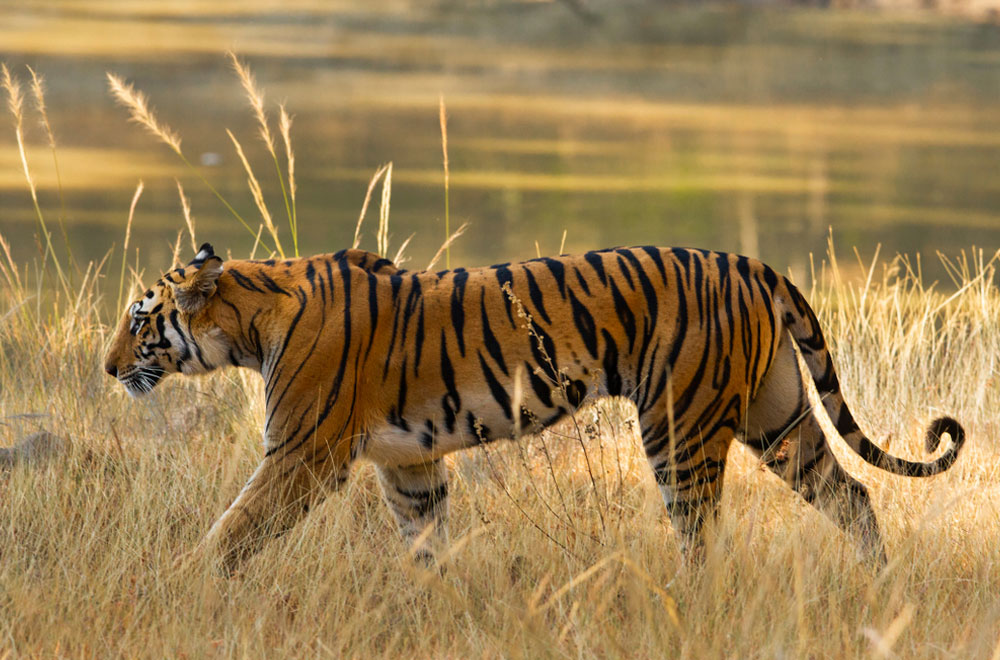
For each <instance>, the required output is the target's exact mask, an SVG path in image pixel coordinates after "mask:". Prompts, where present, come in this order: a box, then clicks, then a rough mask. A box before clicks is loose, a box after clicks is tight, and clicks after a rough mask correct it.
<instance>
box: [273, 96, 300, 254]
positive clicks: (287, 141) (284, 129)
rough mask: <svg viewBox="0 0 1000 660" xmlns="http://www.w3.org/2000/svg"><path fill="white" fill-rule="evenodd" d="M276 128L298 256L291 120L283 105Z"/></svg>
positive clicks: (297, 222) (297, 223) (293, 238)
mask: <svg viewBox="0 0 1000 660" xmlns="http://www.w3.org/2000/svg"><path fill="white" fill-rule="evenodd" d="M278 126H279V128H280V129H281V141H282V142H283V143H284V145H285V162H286V163H287V166H288V194H289V195H290V196H291V198H292V217H291V220H290V223H291V228H292V240H293V241H294V243H295V256H299V217H298V210H297V208H296V206H295V192H296V189H297V187H298V186H296V184H295V152H294V151H293V150H292V118H291V116H290V115H289V114H288V111H287V110H286V109H285V104H284V103H282V104H281V106H279V113H278ZM279 176H280V169H279Z"/></svg>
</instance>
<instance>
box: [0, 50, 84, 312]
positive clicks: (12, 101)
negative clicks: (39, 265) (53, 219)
mask: <svg viewBox="0 0 1000 660" xmlns="http://www.w3.org/2000/svg"><path fill="white" fill-rule="evenodd" d="M0 78H2V80H0V83H2V85H3V88H4V90H5V91H6V92H7V108H8V109H9V110H10V113H11V115H12V116H13V118H14V136H15V138H16V139H17V150H18V153H19V155H20V157H21V167H22V171H23V172H24V179H25V181H26V182H27V184H28V190H29V191H30V192H31V203H32V205H33V206H34V207H35V217H36V218H37V219H38V225H39V227H40V228H41V230H42V238H43V239H45V259H43V262H44V261H45V260H47V259H48V257H49V256H51V257H52V263H53V265H54V266H55V269H56V275H57V276H58V278H59V283H60V285H61V286H62V288H63V291H64V293H66V294H67V295H68V294H69V281H68V280H67V279H66V275H65V274H64V273H63V270H62V266H61V265H60V263H59V257H58V256H57V255H56V253H55V249H54V248H53V247H52V234H51V233H50V232H49V228H48V227H47V226H46V224H45V216H44V215H43V214H42V208H41V206H39V205H38V190H37V188H36V187H35V180H34V178H32V176H31V169H30V168H29V167H28V155H27V153H26V152H25V150H24V112H23V111H24V97H23V96H22V94H21V83H20V81H19V80H18V79H17V78H16V77H15V76H14V75H12V74H11V72H10V69H8V68H7V64H6V63H5V62H0Z"/></svg>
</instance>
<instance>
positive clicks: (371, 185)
mask: <svg viewBox="0 0 1000 660" xmlns="http://www.w3.org/2000/svg"><path fill="white" fill-rule="evenodd" d="M390 167H392V163H391V162H390V163H386V164H385V165H383V166H381V167H379V168H378V169H377V170H375V174H373V175H372V176H371V178H370V179H369V180H368V189H367V190H365V201H363V202H362V203H361V212H360V213H359V214H358V222H357V224H356V225H354V241H353V242H352V243H351V248H353V249H355V250H356V249H357V248H358V246H359V245H361V224H362V223H363V222H364V221H365V214H366V213H368V204H369V203H370V202H371V199H372V191H373V190H375V186H376V184H378V181H379V179H381V178H382V175H383V174H385V173H386V172H387V171H388V169H389V168H390Z"/></svg>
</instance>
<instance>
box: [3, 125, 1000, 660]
mask: <svg viewBox="0 0 1000 660" xmlns="http://www.w3.org/2000/svg"><path fill="white" fill-rule="evenodd" d="M136 107H137V106H136ZM134 109H135V108H134V107H133V110H134ZM147 126H148V123H147ZM163 130H166V129H163ZM159 137H160V138H161V139H163V136H162V135H161V136H159ZM383 173H385V172H384V171H380V172H379V174H377V175H376V177H375V178H374V179H372V183H371V185H370V186H369V190H368V193H369V195H370V194H371V192H372V189H373V188H374V185H375V182H376V181H377V179H378V177H379V175H381V174H383ZM289 178H290V179H291V177H289ZM383 185H384V186H385V187H386V188H388V185H389V184H388V182H387V181H386V182H384V183H383ZM293 189H294V188H293ZM182 199H183V194H182ZM366 203H367V200H366ZM383 205H384V207H385V208H384V211H383V213H382V214H380V216H381V215H383V214H384V215H385V216H386V220H387V217H388V198H387V195H386V197H385V198H384V199H383ZM363 217H364V213H363V212H362V218H363ZM191 232H192V234H193V228H192V229H191ZM379 234H380V237H381V238H380V241H379V242H380V245H383V246H384V248H385V249H387V247H388V246H387V243H388V235H387V228H386V227H381V228H380V232H379ZM0 248H2V250H0V254H2V255H5V256H3V257H2V258H0V383H2V386H0V444H5V445H12V444H14V443H15V441H17V440H18V439H20V438H23V437H25V436H26V435H28V434H29V433H31V432H33V431H36V430H38V429H39V428H47V429H49V430H52V431H56V432H58V433H60V434H65V435H66V436H68V437H69V439H70V441H69V443H68V447H67V449H66V450H65V452H64V453H62V454H61V455H59V456H58V457H56V458H54V459H51V460H50V461H49V462H47V463H42V464H38V463H37V462H36V463H33V464H24V465H15V467H14V468H13V469H12V470H11V471H10V472H6V473H0V659H4V660H5V659H6V658H7V657H28V658H34V657H46V658H47V657H128V658H137V657H149V658H163V657H188V658H203V657H234V658H235V657H240V658H243V657H274V656H277V657H304V656H305V657H401V656H405V657H416V658H423V657H515V658H516V657H525V658H546V657H629V658H636V657H637V658H660V657H680V658H717V657H740V658H743V657H746V658H752V657H810V658H812V657H817V658H818V657H831V658H856V657H862V656H876V657H902V658H923V657H961V658H967V657H982V658H990V657H996V648H997V630H998V629H1000V605H997V602H996V594H997V593H998V592H1000V548H998V544H997V543H996V539H997V537H998V535H1000V507H998V505H997V495H998V494H1000V493H998V470H1000V468H998V465H1000V464H998V462H997V460H996V459H997V449H998V448H997V445H996V443H995V441H994V440H993V438H995V437H996V436H997V434H998V431H1000V422H998V420H997V417H996V414H995V411H996V410H997V409H1000V394H998V389H997V384H996V371H997V359H998V358H997V356H998V355H1000V329H998V328H1000V318H998V317H1000V293H998V291H997V289H996V285H995V281H994V280H995V277H994V275H995V273H994V267H993V263H991V262H986V261H985V260H984V259H983V257H982V256H981V255H978V254H976V255H970V256H969V257H968V258H965V259H963V260H959V261H956V262H953V263H952V272H953V273H954V276H955V279H956V282H955V287H954V288H953V289H952V291H954V293H945V292H942V291H938V290H937V289H934V288H929V287H926V286H925V285H924V284H923V283H922V282H921V280H920V278H919V276H918V275H916V274H915V272H914V271H916V270H917V267H916V265H913V264H911V263H910V262H908V261H905V260H900V259H897V260H893V261H891V262H887V263H883V262H873V264H872V265H871V266H870V268H869V269H868V270H867V273H868V276H867V277H866V278H865V279H864V281H863V282H861V283H855V282H852V281H847V280H846V279H845V277H844V276H842V272H843V271H842V270H841V269H840V268H839V267H838V266H837V265H836V263H835V262H834V263H833V264H832V265H831V266H830V267H828V268H826V269H825V270H823V271H822V272H820V273H818V274H817V275H816V277H815V278H814V284H813V286H812V287H811V292H810V294H809V295H810V299H811V300H812V302H813V304H814V306H815V307H816V309H817V312H818V314H819V315H820V318H821V320H822V322H823V324H824V327H825V328H826V329H827V338H828V341H829V342H830V343H831V344H832V346H833V347H834V353H835V358H836V362H837V365H838V367H839V371H840V375H841V380H842V382H843V383H844V387H845V392H846V396H847V398H848V401H849V402H851V404H852V408H853V410H854V412H855V415H856V416H857V417H858V419H859V422H860V423H861V424H862V426H863V428H865V429H866V430H867V431H868V432H869V433H870V434H871V435H872V437H873V438H875V439H876V440H877V441H878V442H879V443H881V444H882V445H883V446H889V447H890V449H891V450H892V451H893V452H895V453H897V454H901V455H904V456H908V457H922V456H923V454H922V450H921V447H920V442H919V438H920V434H921V432H922V426H923V424H924V423H925V422H926V421H928V420H929V419H930V418H931V417H933V416H935V415H938V414H943V413H951V414H954V415H955V416H956V417H957V418H958V419H959V420H961V421H962V422H963V423H964V424H965V425H966V428H967V430H968V432H969V441H968V444H967V447H966V450H965V453H964V455H963V457H962V458H961V459H960V460H959V462H958V463H957V464H956V465H955V467H954V468H953V469H952V470H951V471H949V472H948V473H946V474H944V475H940V476H938V477H935V478H933V479H929V480H915V479H905V478H899V477H892V476H887V475H885V474H883V473H880V472H878V471H876V470H874V469H871V468H869V467H867V466H865V465H863V464H861V461H860V460H859V459H857V458H856V457H853V456H849V455H846V452H845V450H844V449H843V447H842V446H841V444H842V443H839V441H837V442H835V443H834V445H835V450H837V453H838V456H841V457H842V459H843V462H844V463H845V464H846V466H847V468H848V469H849V471H850V472H851V473H852V474H855V475H857V476H859V478H860V479H861V480H862V481H864V482H865V483H866V484H868V485H870V486H871V490H872V493H873V499H874V502H875V506H876V511H877V513H878V516H879V520H880V522H881V525H882V527H883V530H884V534H885V537H886V541H887V546H888V554H889V556H890V564H889V566H888V567H887V568H886V569H885V570H883V571H881V572H875V571H873V570H872V569H870V568H868V567H867V566H866V565H864V564H863V563H859V562H858V561H857V559H856V555H855V546H854V544H853V542H852V541H851V539H849V538H847V537H845V536H844V535H843V534H842V533H841V532H840V531H839V530H838V529H837V528H836V527H834V526H833V525H832V524H830V523H829V522H827V521H826V520H825V519H824V518H823V517H822V516H821V515H820V514H819V513H817V512H815V511H814V510H812V509H811V508H809V507H808V506H807V505H805V504H804V503H803V502H801V501H800V500H799V499H798V498H797V496H795V495H793V494H792V493H791V492H790V491H789V490H788V489H787V488H785V487H784V486H783V485H781V484H780V483H778V482H777V480H776V479H775V478H774V477H772V476H771V475H770V474H767V473H766V472H765V471H764V470H763V469H762V468H761V466H760V465H759V464H758V463H757V462H755V461H754V460H753V459H752V458H751V457H750V456H749V455H748V454H747V453H745V452H743V451H742V450H741V449H739V448H734V450H733V451H732V452H731V453H730V459H731V463H732V466H733V467H732V469H731V470H730V471H729V472H728V474H727V483H726V488H725V495H724V498H723V505H722V510H721V514H720V517H719V520H718V522H717V524H716V525H714V526H713V527H712V528H711V538H710V542H709V545H708V552H707V553H706V557H705V559H704V561H703V562H701V563H690V562H686V561H685V559H684V558H682V557H681V556H680V554H679V552H678V548H677V545H676V540H675V538H674V536H673V535H672V532H671V529H670V524H669V521H668V520H667V518H666V516H665V514H664V511H663V507H662V504H661V501H660V498H659V494H658V492H657V490H656V488H655V484H654V483H653V479H652V476H651V474H650V472H649V470H648V469H647V467H646V462H645V459H644V457H643V456H642V452H641V449H640V447H639V441H638V438H637V437H636V431H635V425H634V420H633V418H632V410H631V408H630V406H628V405H626V404H624V403H622V402H619V401H612V402H607V403H605V404H603V405H601V406H599V407H594V408H590V409H588V410H584V411H582V412H581V413H580V414H579V415H578V417H577V419H576V422H575V423H570V424H566V425H564V426H562V427H559V428H556V429H554V430H552V431H551V432H547V433H545V434H543V435H541V436H535V437H531V438H527V439H525V440H524V441H523V442H521V443H519V444H512V443H500V444H496V445H493V446H491V447H489V448H487V449H479V450H474V451H467V452H464V453H460V454H458V455H455V456H454V457H453V458H452V467H453V479H452V489H451V491H452V493H453V495H452V499H451V531H452V540H453V546H452V548H451V550H450V553H449V555H448V557H447V559H446V561H445V569H444V571H443V572H442V573H441V574H437V573H428V572H426V571H423V570H421V569H420V568H418V567H416V566H414V565H412V563H411V562H410V560H409V558H408V555H407V553H406V549H405V548H403V547H402V546H401V542H400V541H399V539H398V536H397V534H396V531H395V529H394V525H393V523H392V520H391V517H390V515H389V514H388V511H387V510H386V508H385V507H384V505H383V504H382V503H381V502H380V500H379V496H378V487H377V485H376V482H375V479H374V474H373V471H372V469H371V467H370V466H368V465H360V466H358V468H357V469H356V470H355V474H354V475H353V478H352V480H351V481H350V483H349V485H348V486H347V488H346V489H345V490H344V492H342V493H339V494H336V495H334V496H332V497H331V499H330V500H329V501H328V502H327V503H325V504H324V505H323V506H321V507H318V508H317V509H316V510H315V511H313V512H312V513H311V514H310V515H309V516H308V517H307V518H306V519H305V520H304V521H303V523H301V524H300V525H299V526H297V527H296V528H295V529H294V530H292V531H291V532H290V533H289V534H287V535H286V536H284V537H282V538H280V539H275V540H273V541H272V542H270V543H269V544H268V545H267V546H266V547H265V549H264V550H263V551H262V552H261V553H260V554H259V555H258V556H256V557H254V558H253V559H252V560H250V561H249V562H247V563H246V564H245V565H244V566H243V569H242V571H241V572H240V573H239V574H237V575H235V576H233V577H231V578H222V577H219V576H217V575H215V574H213V573H212V572H211V571H210V570H209V568H208V567H207V566H200V565H199V566H195V567H194V568H193V569H190V570H189V571H186V572H179V571H176V570H175V569H174V568H173V561H174V558H175V557H177V556H178V555H180V554H182V553H184V552H186V551H187V550H190V549H191V548H192V547H193V546H194V545H195V543H197V541H198V539H199V538H200V536H201V535H202V534H204V533H205V531H207V529H208V527H209V526H210V525H211V523H212V521H213V520H214V519H215V517H217V516H218V515H219V514H220V513H221V512H222V511H223V510H224V508H225V507H226V506H227V505H228V504H229V502H230V501H231V500H232V498H233V497H234V496H235V495H236V493H237V492H238V490H239V488H240V486H241V484H242V482H243V480H244V479H245V478H247V477H248V476H249V474H250V473H251V471H252V469H253V467H254V465H255V464H256V462H257V460H259V457H260V446H259V444H260V443H259V437H260V431H261V425H262V419H263V412H264V410H263V397H262V387H261V384H260V381H259V378H258V377H257V376H256V375H254V374H252V373H250V372H248V371H241V370H225V371H222V372H219V373H216V374H213V375H211V376H208V377H204V378H180V377H173V378H171V379H169V380H167V381H166V382H165V383H164V384H163V385H161V386H160V387H159V388H157V389H156V390H155V391H154V392H153V393H152V394H151V395H150V396H148V397H146V398H144V399H142V400H138V401H136V400H132V399H129V398H128V397H127V396H126V395H125V393H124V391H123V389H122V388H121V387H120V386H119V385H118V384H117V383H116V382H115V381H114V380H113V379H111V378H108V377H107V376H105V375H104V374H103V373H102V371H101V368H100V362H101V358H102V356H103V354H104V350H105V347H106V345H107V342H108V339H109V334H110V333H111V332H112V327H113V324H114V322H115V321H116V320H117V319H114V318H107V317H105V316H103V315H102V314H101V312H100V310H101V309H103V304H102V299H101V293H100V292H101V291H102V290H103V289H102V286H103V285H102V284H101V280H100V278H99V275H103V274H104V273H105V271H106V267H105V266H104V265H94V266H92V267H91V268H89V269H88V270H87V271H86V272H85V273H83V274H82V277H81V278H80V283H79V285H78V287H79V288H78V289H77V290H76V291H74V292H72V294H73V295H68V294H67V293H66V292H64V291H62V290H60V291H59V292H57V293H53V294H52V296H53V297H52V298H47V297H46V296H45V294H44V293H42V294H39V293H38V292H40V291H42V289H41V288H40V287H38V286H37V282H36V278H37V275H36V274H34V273H32V272H26V271H25V270H24V269H23V268H18V267H17V266H16V265H15V263H16V259H14V258H12V257H11V255H10V253H9V251H8V250H7V248H6V244H5V243H3V241H2V237H0ZM806 284H807V286H806V288H807V289H808V288H809V287H808V283H806ZM131 293H135V291H134V290H133V291H132V292H131Z"/></svg>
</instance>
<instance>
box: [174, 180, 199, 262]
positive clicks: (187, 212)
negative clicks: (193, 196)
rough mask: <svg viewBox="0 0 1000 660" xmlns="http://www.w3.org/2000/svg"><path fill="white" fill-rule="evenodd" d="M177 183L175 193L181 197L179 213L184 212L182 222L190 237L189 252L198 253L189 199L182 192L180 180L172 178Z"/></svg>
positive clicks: (182, 187)
mask: <svg viewBox="0 0 1000 660" xmlns="http://www.w3.org/2000/svg"><path fill="white" fill-rule="evenodd" d="M174 182H175V183H176V184H177V195H178V196H179V197H180V198H181V213H183V214H184V224H185V225H187V229H188V235H189V236H190V237H191V252H192V254H197V253H198V241H197V239H196V238H195V236H194V217H193V216H192V215H191V200H189V199H188V198H187V195H185V194H184V186H182V185H181V182H180V180H178V179H174Z"/></svg>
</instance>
